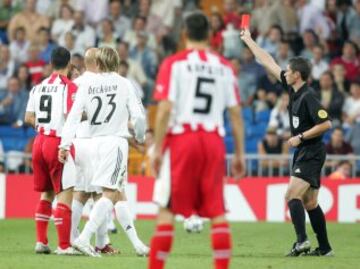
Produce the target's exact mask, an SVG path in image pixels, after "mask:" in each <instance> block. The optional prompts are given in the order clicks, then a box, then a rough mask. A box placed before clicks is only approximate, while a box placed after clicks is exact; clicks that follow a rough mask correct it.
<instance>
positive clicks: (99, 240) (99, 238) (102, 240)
mask: <svg viewBox="0 0 360 269" xmlns="http://www.w3.org/2000/svg"><path fill="white" fill-rule="evenodd" d="M96 51H97V49H96V48H90V49H88V50H87V51H86V52H85V56H84V62H85V69H86V71H85V72H84V73H83V74H82V75H81V76H79V77H78V78H76V79H74V83H75V84H76V85H77V86H79V85H81V84H82V83H83V82H84V81H87V80H91V79H94V78H93V75H95V74H96V73H97V67H96V61H95V59H96ZM74 71H75V72H76V71H77V70H76V69H75V70H73V72H71V73H69V74H68V77H69V78H70V79H72V78H71V76H72V75H73V74H74ZM95 77H96V76H95ZM90 143H91V136H90V132H89V122H88V121H87V120H84V121H82V122H81V123H79V125H78V126H77V129H76V139H74V141H73V145H74V147H75V152H76V155H75V165H76V176H77V180H76V185H75V187H74V198H73V202H72V227H71V242H73V241H74V240H75V239H76V238H77V237H78V235H79V232H78V226H79V224H80V220H81V216H82V211H83V208H84V205H85V204H86V202H87V201H88V200H89V198H90V197H93V198H94V200H97V198H99V197H100V196H101V195H100V193H101V188H99V187H98V188H96V187H94V186H93V185H91V181H92V177H93V167H92V156H93V154H94V152H93V151H92V149H93V148H92V147H89V144H90ZM110 217H111V216H110ZM95 246H96V248H95V249H96V251H98V252H101V253H106V254H117V253H119V251H118V250H116V249H114V248H113V247H112V246H111V244H110V239H109V236H108V232H107V223H106V222H104V223H103V224H102V225H101V226H100V227H99V229H98V230H97V231H96V244H95Z"/></svg>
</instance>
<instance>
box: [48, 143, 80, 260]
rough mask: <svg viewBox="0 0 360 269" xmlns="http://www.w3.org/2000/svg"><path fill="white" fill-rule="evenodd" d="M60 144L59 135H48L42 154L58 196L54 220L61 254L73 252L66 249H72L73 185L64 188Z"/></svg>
mask: <svg viewBox="0 0 360 269" xmlns="http://www.w3.org/2000/svg"><path fill="white" fill-rule="evenodd" d="M59 144H60V138H59V137H46V139H44V143H43V145H42V154H43V156H44V160H45V161H46V165H47V167H48V171H49V176H50V178H51V183H52V187H53V189H54V192H55V193H56V198H57V204H56V208H55V210H54V222H55V226H56V231H57V235H58V242H59V244H58V251H57V252H58V253H59V254H72V253H67V252H66V250H71V244H70V233H71V203H72V193H73V186H65V188H64V177H63V172H64V165H63V164H62V163H60V162H59V160H58V158H57V152H58V146H59ZM71 177H75V175H74V174H72V175H71ZM72 180H74V179H72Z"/></svg>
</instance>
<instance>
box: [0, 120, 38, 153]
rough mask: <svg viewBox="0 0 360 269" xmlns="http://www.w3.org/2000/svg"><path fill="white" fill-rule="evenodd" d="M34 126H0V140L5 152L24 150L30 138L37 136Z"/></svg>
mask: <svg viewBox="0 0 360 269" xmlns="http://www.w3.org/2000/svg"><path fill="white" fill-rule="evenodd" d="M35 134H36V133H35V131H34V130H33V129H32V128H13V127H10V126H0V140H1V142H2V144H3V147H4V150H5V152H7V151H12V150H14V151H24V148H25V146H26V144H27V143H28V141H29V138H31V137H34V136H35Z"/></svg>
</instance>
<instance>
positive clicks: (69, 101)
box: [66, 82, 77, 113]
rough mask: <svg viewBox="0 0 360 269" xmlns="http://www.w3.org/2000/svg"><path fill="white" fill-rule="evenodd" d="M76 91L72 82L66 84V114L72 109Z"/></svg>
mask: <svg viewBox="0 0 360 269" xmlns="http://www.w3.org/2000/svg"><path fill="white" fill-rule="evenodd" d="M76 91H77V86H76V85H75V84H74V83H73V82H70V83H69V84H67V96H66V112H67V113H69V112H70V110H71V108H72V105H73V103H74V100H75V94H76Z"/></svg>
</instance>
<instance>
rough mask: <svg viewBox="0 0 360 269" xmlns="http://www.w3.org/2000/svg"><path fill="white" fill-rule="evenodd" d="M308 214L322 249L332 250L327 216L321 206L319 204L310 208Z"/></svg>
mask: <svg viewBox="0 0 360 269" xmlns="http://www.w3.org/2000/svg"><path fill="white" fill-rule="evenodd" d="M308 214H309V218H310V223H311V227H312V228H313V230H314V232H315V233H316V238H317V240H318V242H319V248H320V250H324V251H328V250H330V249H331V246H330V243H329V240H328V237H327V231H326V221H325V216H324V213H323V211H322V209H321V207H320V206H319V205H318V206H317V207H316V208H315V209H312V210H309V211H308Z"/></svg>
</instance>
